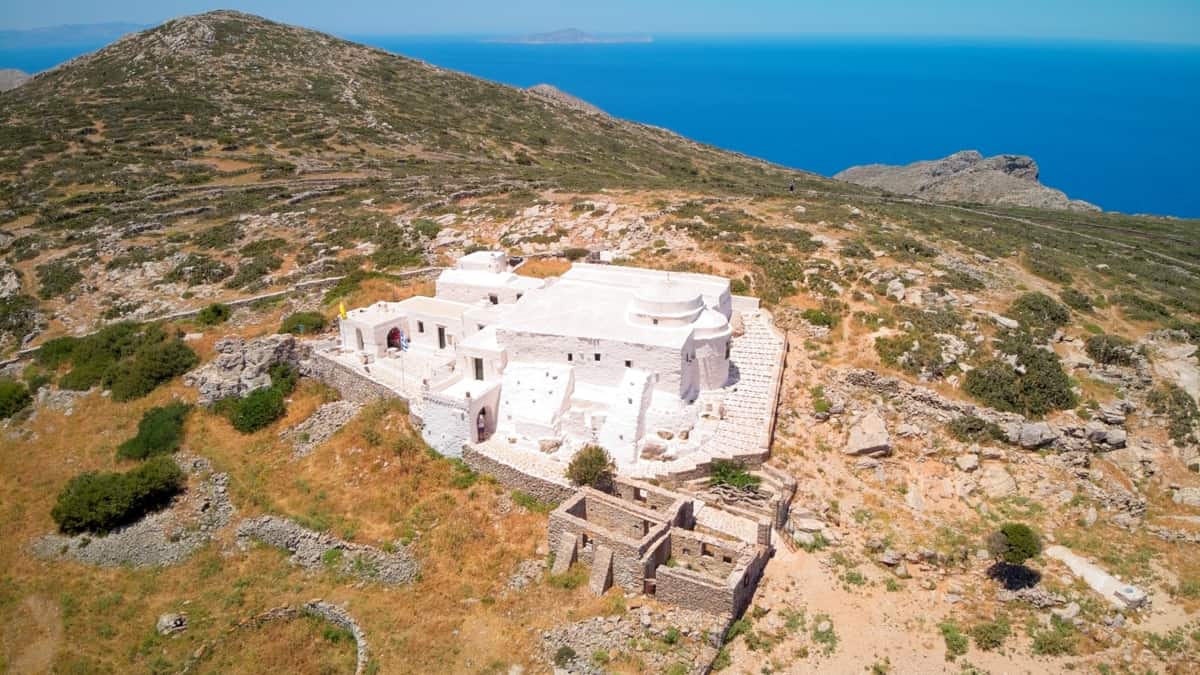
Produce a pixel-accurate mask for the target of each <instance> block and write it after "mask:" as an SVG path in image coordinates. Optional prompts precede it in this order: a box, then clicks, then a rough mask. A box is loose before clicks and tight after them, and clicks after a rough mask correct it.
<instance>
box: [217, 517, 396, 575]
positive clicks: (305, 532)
mask: <svg viewBox="0 0 1200 675" xmlns="http://www.w3.org/2000/svg"><path fill="white" fill-rule="evenodd" d="M237 540H238V546H239V547H241V548H247V547H249V545H250V542H251V541H259V542H262V543H263V544H266V545H268V546H274V547H276V548H281V549H284V550H286V551H288V552H289V553H291V554H292V555H291V558H290V560H291V561H292V563H294V564H296V565H299V566H301V567H303V568H305V569H309V570H315V569H322V568H325V567H336V568H337V570H338V571H339V572H341V573H342V574H346V575H350V576H356V577H359V578H362V579H366V580H368V581H378V582H380V583H383V584H388V585H399V584H409V583H412V582H413V581H416V578H417V573H418V572H419V571H420V563H418V562H417V560H416V559H415V558H413V557H412V555H411V554H410V553H409V552H408V550H407V548H405V547H404V546H403V545H400V544H396V545H395V546H396V550H395V552H393V553H389V552H387V551H383V550H380V549H377V548H375V547H373V546H366V545H363V544H352V543H349V542H345V541H342V540H340V539H337V538H335V537H333V536H331V535H328V534H324V533H321V532H314V531H313V530H310V529H308V528H305V527H303V526H301V525H299V524H297V523H295V522H293V521H291V520H288V519H287V518H280V517H277V516H261V517H259V518H253V519H249V520H244V521H242V522H241V523H240V524H239V525H238V528H237ZM332 551H339V553H332Z"/></svg>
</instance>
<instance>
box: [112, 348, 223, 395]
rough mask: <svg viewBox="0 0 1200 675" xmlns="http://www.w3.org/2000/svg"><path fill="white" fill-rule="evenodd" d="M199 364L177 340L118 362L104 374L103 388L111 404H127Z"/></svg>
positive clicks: (142, 350)
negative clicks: (110, 393) (105, 387)
mask: <svg viewBox="0 0 1200 675" xmlns="http://www.w3.org/2000/svg"><path fill="white" fill-rule="evenodd" d="M199 362H200V358H199V357H197V356H196V352H194V351H192V348H191V347H189V346H187V345H186V344H184V342H183V341H182V340H180V339H178V338H173V339H170V340H165V341H163V342H159V343H156V344H148V345H146V346H144V347H142V348H141V349H139V350H138V351H136V352H135V353H134V355H133V357H132V358H130V359H126V360H124V361H121V362H119V363H117V364H116V365H115V367H114V368H113V369H112V370H111V371H109V373H108V374H106V377H105V384H106V385H107V386H108V388H109V390H110V391H111V392H112V398H113V400H114V401H131V400H133V399H135V398H141V397H143V396H145V395H146V394H149V393H150V392H152V391H154V389H155V388H157V387H158V385H160V384H162V383H163V382H166V381H167V380H170V379H171V378H173V377H175V376H177V375H182V374H183V373H186V372H187V371H188V370H191V368H192V367H193V366H195V365H196V364H197V363H199Z"/></svg>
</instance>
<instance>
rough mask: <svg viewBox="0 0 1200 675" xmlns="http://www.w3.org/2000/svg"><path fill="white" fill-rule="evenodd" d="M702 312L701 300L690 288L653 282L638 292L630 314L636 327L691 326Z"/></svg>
mask: <svg viewBox="0 0 1200 675" xmlns="http://www.w3.org/2000/svg"><path fill="white" fill-rule="evenodd" d="M703 311H704V298H703V296H701V294H700V293H699V292H698V291H697V290H696V289H695V288H694V287H693V286H691V285H690V284H681V283H677V282H674V281H671V280H670V279H663V280H656V281H652V282H650V283H647V284H646V285H645V286H642V287H640V288H638V289H637V291H636V292H635V293H634V297H633V301H632V302H631V303H630V307H629V313H630V314H631V315H632V317H633V318H634V320H635V321H638V322H639V323H656V324H660V325H663V324H666V325H680V324H686V323H691V322H692V321H694V320H695V319H696V317H698V316H699V315H700V313H701V312H703Z"/></svg>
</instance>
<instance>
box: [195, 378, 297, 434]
mask: <svg viewBox="0 0 1200 675" xmlns="http://www.w3.org/2000/svg"><path fill="white" fill-rule="evenodd" d="M270 372H271V386H269V387H264V388H262V389H256V390H254V391H252V392H250V393H249V394H247V395H246V396H244V397H238V396H231V397H229V398H226V399H222V400H221V401H218V402H217V404H216V406H215V410H216V411H217V412H218V413H220V414H221V415H224V416H225V417H226V419H228V420H229V423H230V424H232V425H233V428H234V429H237V430H238V431H240V432H242V433H243V434H251V433H254V432H256V431H259V430H260V429H265V428H266V427H268V426H270V424H271V423H272V422H274V421H275V420H277V419H279V418H281V417H283V416H284V415H285V414H287V403H286V402H285V401H284V398H285V397H286V396H287V395H288V394H290V393H292V390H293V389H295V387H296V380H297V378H298V377H299V376H298V374H297V373H296V371H295V369H294V368H292V367H291V366H289V365H287V364H282V363H280V364H275V365H274V366H272V367H271V371H270Z"/></svg>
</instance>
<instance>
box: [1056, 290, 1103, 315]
mask: <svg viewBox="0 0 1200 675" xmlns="http://www.w3.org/2000/svg"><path fill="white" fill-rule="evenodd" d="M1058 298H1059V299H1060V300H1062V301H1063V304H1064V305H1066V306H1067V307H1070V308H1071V309H1073V310H1076V311H1079V312H1090V311H1092V310H1093V309H1094V308H1095V305H1094V304H1093V303H1092V299H1091V298H1090V297H1088V296H1087V295H1086V294H1084V293H1082V292H1080V291H1078V290H1076V289H1074V288H1070V287H1068V288H1064V289H1062V292H1061V293H1059V294H1058Z"/></svg>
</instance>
